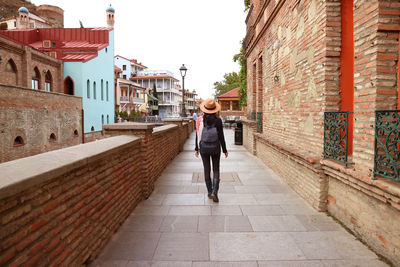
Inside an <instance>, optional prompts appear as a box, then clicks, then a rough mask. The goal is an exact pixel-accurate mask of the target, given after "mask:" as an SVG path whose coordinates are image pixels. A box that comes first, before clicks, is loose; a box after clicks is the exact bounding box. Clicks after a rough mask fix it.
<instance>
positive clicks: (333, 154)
mask: <svg viewBox="0 0 400 267" xmlns="http://www.w3.org/2000/svg"><path fill="white" fill-rule="evenodd" d="M351 113H352V112H349V111H333V112H325V113H324V153H323V156H324V158H331V159H334V160H337V161H340V162H342V163H344V164H345V165H346V167H347V165H348V164H349V162H348V153H347V148H348V130H349V114H351Z"/></svg>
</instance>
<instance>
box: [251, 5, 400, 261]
mask: <svg viewBox="0 0 400 267" xmlns="http://www.w3.org/2000/svg"><path fill="white" fill-rule="evenodd" d="M249 8H250V9H249V13H248V16H247V19H246V25H247V35H246V38H245V40H244V46H245V49H246V58H247V71H248V72H247V81H248V84H247V88H248V94H247V103H248V111H249V113H248V119H245V120H244V123H245V125H244V133H243V134H244V145H245V146H246V148H247V149H248V150H250V151H251V152H253V153H254V154H255V155H257V156H258V157H260V158H261V159H262V160H264V162H266V163H267V164H268V165H269V166H270V167H272V168H273V169H274V170H275V171H276V172H278V173H279V174H280V175H281V176H282V178H283V179H284V180H285V182H287V183H288V184H289V185H291V186H292V188H293V189H294V190H296V191H297V192H298V193H299V194H300V195H301V196H302V197H303V198H305V199H306V200H307V201H308V202H309V203H310V204H311V205H312V206H313V207H315V208H316V209H318V210H320V211H328V212H329V213H330V214H332V215H333V216H335V217H336V218H338V219H339V220H340V221H342V222H343V223H344V224H345V225H346V226H347V227H349V228H350V229H351V230H352V231H353V232H354V233H355V235H356V236H358V237H360V238H361V239H362V240H364V241H365V242H367V243H368V244H369V245H370V246H371V247H372V248H373V249H374V250H375V251H376V252H378V253H379V254H381V255H383V256H385V257H387V258H388V259H390V260H391V261H393V262H394V263H396V264H399V259H400V254H399V251H400V250H399V249H400V236H399V235H398V234H396V233H398V227H399V225H398V222H399V220H398V218H399V216H400V183H399V182H400V180H399V164H400V162H399V149H398V145H396V144H397V142H398V141H397V140H398V138H397V136H398V127H399V125H398V123H394V126H393V127H392V128H391V130H390V131H392V130H393V129H397V130H395V131H392V132H391V133H392V134H393V135H394V136H395V137H390V134H389V137H388V139H386V140H389V141H390V142H391V145H390V144H389V145H388V146H387V148H386V150H385V151H386V154H385V152H379V150H378V149H375V146H374V143H375V142H377V143H378V144H379V141H375V140H376V138H375V136H379V133H377V131H378V130H380V131H384V130H383V128H380V127H381V126H379V127H377V126H376V125H381V124H379V120H380V119H376V118H381V117H382V116H385V114H386V116H387V118H386V119H383V120H386V121H390V120H393V118H394V117H396V118H397V116H398V112H393V110H395V109H396V108H399V101H398V99H399V97H398V91H399V88H398V86H399V85H398V84H399V76H398V75H399V73H398V72H399V66H398V64H399V60H398V59H399V31H400V2H399V1H390V0H374V1H366V0H354V1H353V2H351V1H345V0H342V1H340V0H327V1H318V0H276V1H270V0H252V1H250V6H249ZM377 110H389V111H388V112H386V113H385V114H384V115H378V114H381V113H379V112H376V111H377ZM339 111H340V112H341V113H339ZM327 112H333V113H327ZM324 116H325V117H324ZM330 116H336V117H335V118H336V120H334V119H332V118H331V117H330ZM346 116H348V119H347V120H346V119H345V118H346ZM376 116H377V117H376ZM379 116H381V117H379ZM324 118H325V120H324ZM390 118H392V119H390ZM395 120H396V119H395ZM397 121H398V120H397ZM332 122H340V123H342V122H345V123H344V124H343V128H338V129H336V130H337V135H336V137H337V138H338V140H336V144H335V145H336V146H337V147H336V149H338V148H341V149H342V150H341V151H340V152H339V151H335V153H337V154H340V155H342V154H343V155H345V156H346V157H347V158H346V157H344V158H341V157H337V155H336V154H335V153H334V154H335V155H336V156H332V153H329V152H332V151H330V150H329V149H331V147H330V146H329V145H330V143H329V142H333V141H334V140H333V139H334V136H333V130H332V129H333V128H329V127H333V126H332V124H331V126H329V127H328V125H329V123H332ZM383 124H384V123H383ZM383 124H382V125H383ZM324 127H325V128H324ZM382 127H383V126H382ZM378 128H379V129H378ZM346 129H347V130H348V132H347V134H344V133H346V132H345V130H346ZM346 137H347V138H348V141H347V142H345V138H346ZM377 138H378V137H377ZM333 143H334V142H333ZM346 143H347V146H343V144H346ZM390 147H392V148H390ZM385 155H390V156H389V160H387V161H386V162H387V164H389V165H390V167H388V168H387V169H386V170H385V171H384V172H381V173H384V174H385V175H384V177H382V176H383V175H379V171H377V169H378V167H379V166H380V165H384V164H381V162H380V160H381V161H382V158H384V157H385ZM396 158H397V159H396ZM385 164H386V163H385ZM385 166H387V165H385ZM389 169H390V170H389ZM387 173H389V174H390V173H391V174H392V175H393V177H389V176H388V175H387Z"/></svg>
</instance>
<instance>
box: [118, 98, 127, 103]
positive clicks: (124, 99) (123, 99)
mask: <svg viewBox="0 0 400 267" xmlns="http://www.w3.org/2000/svg"><path fill="white" fill-rule="evenodd" d="M119 100H120V101H121V102H128V103H129V96H121V97H120V98H119Z"/></svg>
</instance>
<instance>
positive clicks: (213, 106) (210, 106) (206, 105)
mask: <svg viewBox="0 0 400 267" xmlns="http://www.w3.org/2000/svg"><path fill="white" fill-rule="evenodd" d="M200 109H201V111H203V112H204V113H208V114H213V113H217V112H218V111H220V110H221V105H220V104H218V103H217V102H215V101H214V99H212V98H209V99H206V100H204V101H203V102H202V103H201V104H200Z"/></svg>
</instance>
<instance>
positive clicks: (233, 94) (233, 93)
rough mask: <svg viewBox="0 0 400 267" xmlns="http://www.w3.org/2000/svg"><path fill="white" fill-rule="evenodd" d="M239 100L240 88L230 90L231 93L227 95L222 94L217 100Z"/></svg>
mask: <svg viewBox="0 0 400 267" xmlns="http://www.w3.org/2000/svg"><path fill="white" fill-rule="evenodd" d="M220 97H221V98H238V97H239V88H235V89H232V90H230V91H229V92H226V93H225V94H222V95H220V96H217V98H220Z"/></svg>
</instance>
